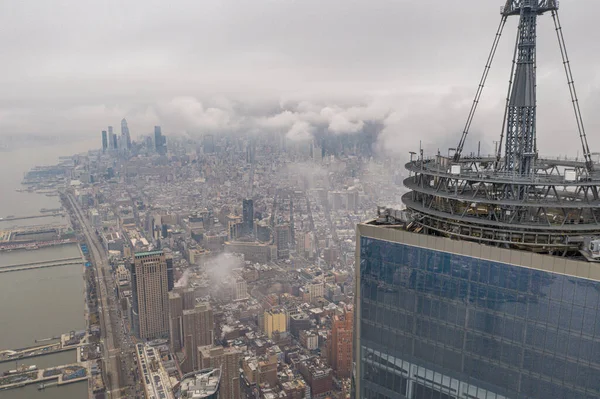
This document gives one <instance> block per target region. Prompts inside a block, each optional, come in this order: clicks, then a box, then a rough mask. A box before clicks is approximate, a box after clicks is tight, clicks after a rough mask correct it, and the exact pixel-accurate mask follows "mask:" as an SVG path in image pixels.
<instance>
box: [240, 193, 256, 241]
mask: <svg viewBox="0 0 600 399" xmlns="http://www.w3.org/2000/svg"><path fill="white" fill-rule="evenodd" d="M242 217H243V219H242V220H243V223H244V234H247V235H251V234H253V233H254V201H253V200H252V199H245V200H243V201H242Z"/></svg>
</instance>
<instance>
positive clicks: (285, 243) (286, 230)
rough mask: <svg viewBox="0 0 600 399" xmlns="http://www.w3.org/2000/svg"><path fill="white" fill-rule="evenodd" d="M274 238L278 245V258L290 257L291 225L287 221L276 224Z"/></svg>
mask: <svg viewBox="0 0 600 399" xmlns="http://www.w3.org/2000/svg"><path fill="white" fill-rule="evenodd" d="M274 238H275V245H276V246H277V259H288V258H289V257H290V226H289V225H288V224H287V223H286V224H280V225H277V226H275V233H274Z"/></svg>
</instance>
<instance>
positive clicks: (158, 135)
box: [154, 126, 167, 155]
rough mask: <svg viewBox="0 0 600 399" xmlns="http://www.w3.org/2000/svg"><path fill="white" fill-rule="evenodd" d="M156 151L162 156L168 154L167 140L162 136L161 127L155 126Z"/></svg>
mask: <svg viewBox="0 0 600 399" xmlns="http://www.w3.org/2000/svg"><path fill="white" fill-rule="evenodd" d="M154 149H155V150H156V152H157V153H158V154H160V155H166V153H167V139H166V137H165V136H163V135H162V131H161V128H160V126H154Z"/></svg>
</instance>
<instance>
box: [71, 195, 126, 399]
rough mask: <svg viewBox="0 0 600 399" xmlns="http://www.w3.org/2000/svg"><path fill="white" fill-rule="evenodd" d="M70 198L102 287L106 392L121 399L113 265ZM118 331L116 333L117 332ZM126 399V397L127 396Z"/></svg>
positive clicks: (100, 310) (101, 311)
mask: <svg viewBox="0 0 600 399" xmlns="http://www.w3.org/2000/svg"><path fill="white" fill-rule="evenodd" d="M67 198H68V199H69V202H70V204H71V208H72V209H73V214H74V216H75V217H76V218H77V221H78V223H79V226H80V227H81V230H82V233H83V234H84V235H85V237H86V241H87V243H88V248H89V251H90V255H91V257H92V261H93V265H94V267H95V268H96V284H97V287H98V298H99V299H100V304H101V306H100V307H99V313H100V326H101V329H102V338H103V340H102V350H103V356H102V358H103V361H104V367H103V370H104V377H105V378H104V380H105V382H106V388H107V389H106V392H107V393H108V395H109V397H110V398H111V399H117V398H121V394H122V386H121V379H122V378H121V374H122V369H123V368H122V365H121V364H119V363H120V357H121V356H120V355H121V348H120V345H119V341H120V340H119V337H116V336H115V333H116V334H117V335H118V334H119V331H120V329H119V328H118V327H117V328H116V329H115V328H114V327H115V325H116V323H117V320H116V316H115V317H113V315H111V313H113V311H114V312H116V309H115V306H114V302H115V300H114V299H113V300H111V298H110V296H112V292H113V291H112V287H114V284H113V283H112V275H111V271H110V265H109V263H108V258H107V256H106V251H105V250H104V248H103V247H102V245H101V244H100V242H99V240H98V237H97V236H96V234H95V231H94V230H93V229H92V228H91V227H90V226H89V224H88V221H87V219H86V218H85V217H84V215H83V212H82V211H81V209H80V208H79V205H78V204H77V201H75V200H74V199H73V197H72V196H71V195H70V194H67ZM115 330H116V331H115ZM124 397H126V396H124Z"/></svg>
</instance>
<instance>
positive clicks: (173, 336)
mask: <svg viewBox="0 0 600 399" xmlns="http://www.w3.org/2000/svg"><path fill="white" fill-rule="evenodd" d="M195 305H196V297H195V293H194V289H193V288H181V287H179V288H175V289H174V290H173V291H172V292H169V339H170V343H171V351H172V352H173V353H176V352H179V351H181V349H182V348H183V345H184V330H183V311H184V310H189V309H194V306H195Z"/></svg>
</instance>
